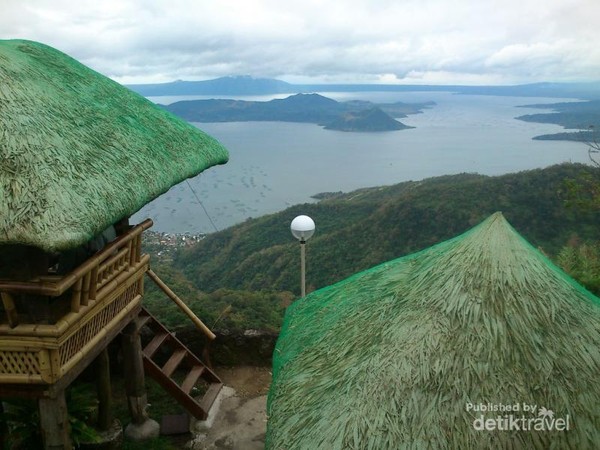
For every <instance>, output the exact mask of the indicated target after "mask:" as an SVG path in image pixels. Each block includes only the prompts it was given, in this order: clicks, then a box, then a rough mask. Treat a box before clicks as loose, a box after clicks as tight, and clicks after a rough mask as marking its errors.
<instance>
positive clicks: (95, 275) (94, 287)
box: [90, 265, 98, 300]
mask: <svg viewBox="0 0 600 450" xmlns="http://www.w3.org/2000/svg"><path fill="white" fill-rule="evenodd" d="M90 277H91V280H90V300H96V290H97V289H98V265H95V266H94V267H93V269H92V274H91V275H90Z"/></svg>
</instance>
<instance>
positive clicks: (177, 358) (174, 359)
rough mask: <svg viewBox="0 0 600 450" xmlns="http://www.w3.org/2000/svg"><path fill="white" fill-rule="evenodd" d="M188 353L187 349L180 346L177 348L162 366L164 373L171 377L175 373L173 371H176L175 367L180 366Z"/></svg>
mask: <svg viewBox="0 0 600 450" xmlns="http://www.w3.org/2000/svg"><path fill="white" fill-rule="evenodd" d="M186 354H187V350H186V349H183V348H180V349H178V350H175V351H174V352H173V354H172V355H171V357H170V358H169V360H168V361H167V362H166V363H165V365H164V366H163V367H162V371H163V373H164V374H165V375H166V376H167V377H170V376H171V375H173V372H175V369H177V366H179V364H180V363H181V361H183V358H185V355H186Z"/></svg>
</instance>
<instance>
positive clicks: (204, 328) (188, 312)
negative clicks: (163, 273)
mask: <svg viewBox="0 0 600 450" xmlns="http://www.w3.org/2000/svg"><path fill="white" fill-rule="evenodd" d="M147 273H148V276H149V277H150V278H151V279H152V281H154V282H155V283H156V285H157V286H158V287H159V288H161V289H162V291H163V292H164V293H165V294H167V296H168V297H169V298H170V299H171V300H173V302H175V304H176V305H177V306H178V307H179V309H181V310H182V311H183V312H184V313H185V314H186V315H187V316H188V317H189V318H190V320H191V321H192V322H194V324H195V325H196V327H198V329H199V330H201V331H202V332H203V333H204V334H205V335H206V336H207V337H208V339H210V340H211V341H212V340H213V339H214V338H216V336H215V334H214V333H213V332H212V331H210V329H209V328H208V327H207V326H206V325H204V323H203V322H202V321H201V320H200V319H199V318H198V316H196V314H194V312H193V311H192V310H191V309H190V308H189V307H188V305H186V304H185V303H184V302H183V300H181V299H180V298H179V297H177V295H176V294H175V293H174V292H173V291H172V290H171V289H170V288H169V286H167V285H166V284H165V283H164V282H163V281H162V280H161V279H160V278H158V275H156V274H155V273H154V271H153V270H152V269H148V272H147Z"/></svg>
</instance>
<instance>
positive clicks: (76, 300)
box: [71, 278, 83, 312]
mask: <svg viewBox="0 0 600 450" xmlns="http://www.w3.org/2000/svg"><path fill="white" fill-rule="evenodd" d="M82 283H83V280H82V279H81V278H80V279H79V280H77V282H76V283H75V285H74V286H73V292H72V295H71V311H73V312H79V308H80V307H81V285H82Z"/></svg>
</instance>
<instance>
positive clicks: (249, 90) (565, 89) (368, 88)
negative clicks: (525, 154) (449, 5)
mask: <svg viewBox="0 0 600 450" xmlns="http://www.w3.org/2000/svg"><path fill="white" fill-rule="evenodd" d="M127 87H128V88H130V89H132V90H133V91H135V92H138V93H139V94H141V95H144V96H147V97H150V96H167V95H169V96H171V95H269V94H287V93H289V94H297V93H308V92H454V93H457V94H468V95H501V96H513V97H554V98H580V99H588V100H591V99H600V82H592V83H533V84H522V85H515V86H459V85H402V84H290V83H286V82H285V81H281V80H277V79H272V78H253V77H251V76H247V75H246V76H230V77H223V78H216V79H214V80H206V81H181V80H178V81H174V82H171V83H160V84H132V85H128V86H127Z"/></svg>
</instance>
